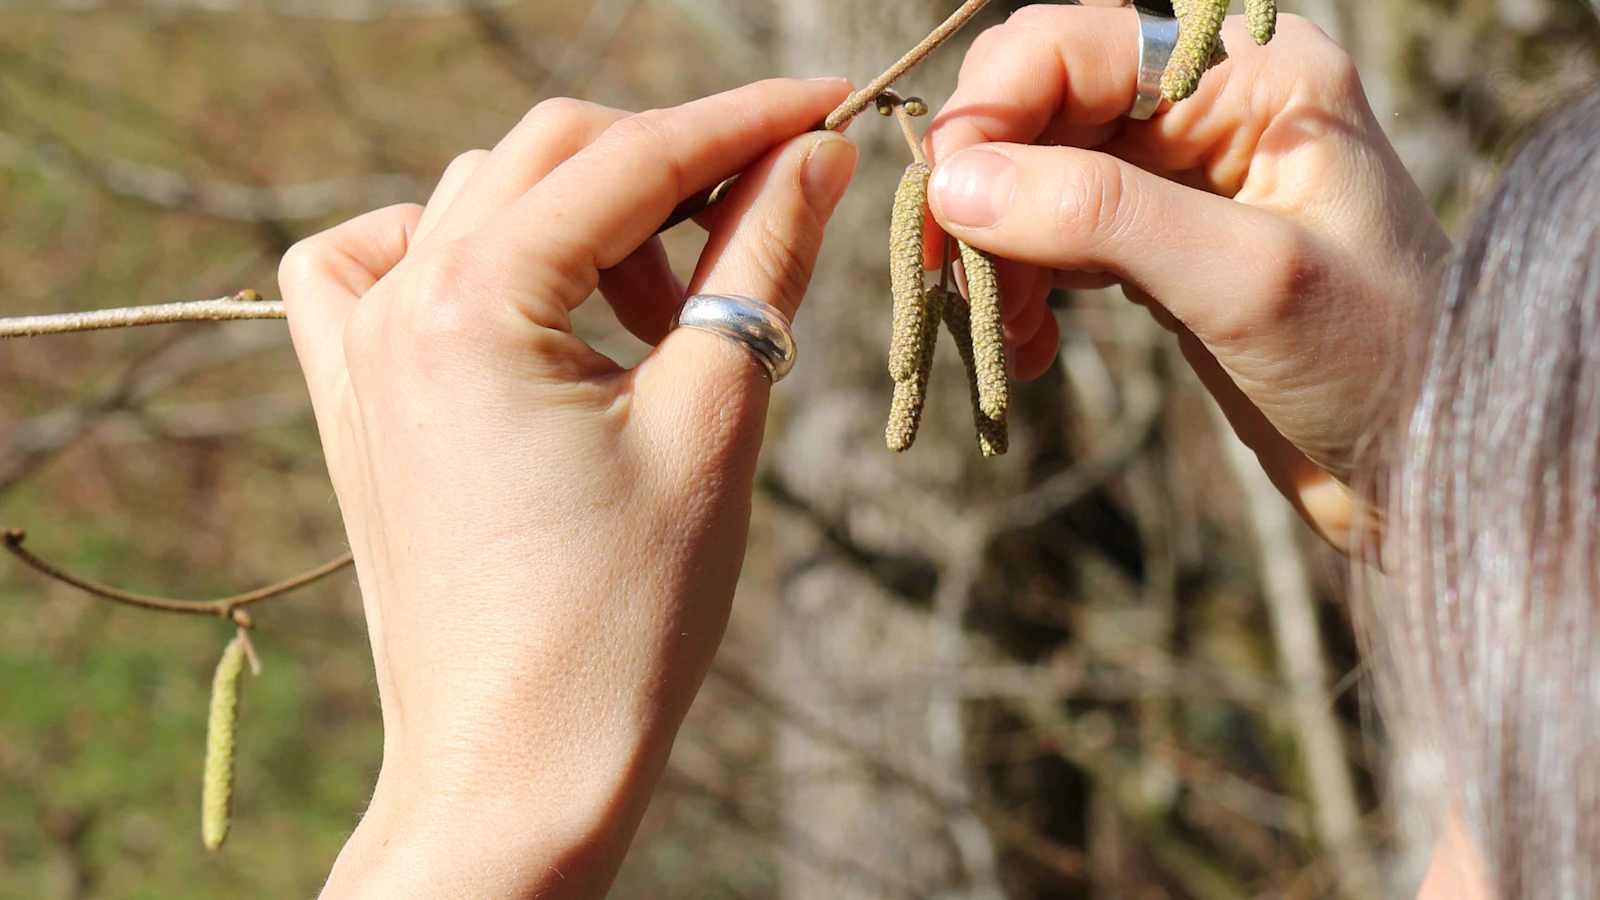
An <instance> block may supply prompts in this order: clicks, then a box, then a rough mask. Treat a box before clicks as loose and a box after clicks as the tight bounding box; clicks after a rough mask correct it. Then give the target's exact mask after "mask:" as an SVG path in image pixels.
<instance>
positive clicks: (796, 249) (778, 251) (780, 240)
mask: <svg viewBox="0 0 1600 900" xmlns="http://www.w3.org/2000/svg"><path fill="white" fill-rule="evenodd" d="M816 244H817V241H816V238H815V237H814V236H813V234H812V232H811V230H810V229H804V228H802V229H799V232H798V233H793V232H791V231H789V230H786V229H783V228H780V227H779V226H778V225H777V224H775V223H773V222H771V221H766V220H763V221H762V222H761V224H760V225H759V226H758V227H757V228H755V229H754V233H753V234H752V235H751V239H750V242H749V244H748V245H747V251H746V252H747V253H748V257H749V261H750V266H751V268H752V270H753V271H752V273H751V274H752V275H753V276H754V277H756V278H759V279H760V280H761V283H763V284H765V285H769V286H770V287H771V288H772V289H773V290H774V291H775V292H776V296H777V297H780V298H782V300H783V301H784V303H785V311H788V310H792V309H793V308H794V307H795V306H797V305H799V303H800V300H801V299H802V298H804V297H805V293H806V285H807V284H808V283H809V282H810V280H811V260H812V258H813V255H814V253H815V248H816Z"/></svg>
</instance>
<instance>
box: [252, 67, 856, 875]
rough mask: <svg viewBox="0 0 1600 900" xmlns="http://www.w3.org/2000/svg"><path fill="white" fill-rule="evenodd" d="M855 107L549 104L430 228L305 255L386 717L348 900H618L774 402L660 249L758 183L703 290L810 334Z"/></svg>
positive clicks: (822, 87) (759, 102) (824, 85)
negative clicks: (690, 325)
mask: <svg viewBox="0 0 1600 900" xmlns="http://www.w3.org/2000/svg"><path fill="white" fill-rule="evenodd" d="M847 90H848V85H847V84H846V83H845V82H843V81H839V80H824V81H810V82H804V81H768V82H762V83H759V84H754V85H750V86H748V87H745V88H741V89H739V90H735V91H730V92H728V93H726V94H721V95H718V96H715V97H711V98H707V99H704V100H700V101H696V102H694V103H690V104H687V105H685V106H681V107H677V108H674V109H670V110H659V111H652V112H647V113H641V114H638V115H629V114H626V113H622V112H618V111H615V110H610V109H605V108H602V107H598V106H594V105H590V104H585V103H579V102H577V101H571V100H564V101H555V102H549V103H544V104H541V105H540V106H538V107H537V108H535V109H534V110H533V112H532V113H530V114H529V115H528V116H527V117H526V118H525V119H524V120H523V121H522V123H521V124H519V125H518V126H517V127H516V128H515V129H514V130H512V131H511V132H510V134H508V135H507V136H506V138H505V139H504V140H503V141H502V142H501V143H500V144H499V145H498V146H497V147H496V148H495V149H494V150H493V151H492V152H484V151H475V152H473V153H468V154H466V155H463V156H462V157H460V158H458V159H457V160H456V161H455V163H453V164H452V165H451V166H450V168H449V169H448V170H447V171H446V173H445V175H444V177H443V178H442V180H441V181H440V184H439V187H438V189H437V191H436V192H435V193H434V195H433V197H432V199H431V200H430V201H429V202H428V205H427V207H426V208H425V209H424V208H422V207H418V206H399V207H392V208H389V209H385V210H380V211H378V212H375V213H370V214H368V215H366V216H362V217H361V218H358V219H355V220H353V221H351V222H349V223H346V224H344V225H342V226H339V227H337V228H334V229H333V230H331V231H328V232H326V233H324V234H321V235H318V236H316V237H313V238H310V239H308V240H306V241H304V242H302V243H301V244H299V245H297V246H296V247H295V248H294V249H293V250H291V251H290V252H289V254H288V255H287V256H286V257H285V258H284V262H283V266H282V269H281V271H280V281H281V283H282V289H283V295H284V299H285V302H286V304H287V307H288V312H289V318H290V326H291V330H292V333H293V337H294V344H295V349H296V351H297V353H298V354H299V357H300V361H301V365H302V367H303V368H304V370H305V375H306V381H307V384H308V386H309V388H310V392H311V396H312V401H313V405H314V407H315V410H316V417H317V424H318V427H319V429H320V431H321V434H322V440H323V446H324V450H325V452H326V456H327V461H328V467H329V471H330V473H331V475H332V479H333V483H334V487H335V489H336V491H337V493H338V497H339V505H340V509H341V510H342V512H343V513H344V517H345V524H346V528H347V530H348V532H349V537H350V544H351V548H352V551H353V552H354V554H355V559H356V566H357V572H358V576H359V579H360V583H361V590H362V596H363V602H364V605H365V611H366V616H367V622H368V628H369V632H370V638H371V643H372V651H373V657H374V662H375V665H376V672H377V683H378V693H379V699H380V702H381V705H382V711H383V726H384V752H383V765H382V770H381V772H380V774H379V777H378V784H377V788H376V791H375V794H374V797H373V801H372V804H371V807H370V808H369V810H368V812H367V814H366V816H365V818H364V819H363V821H362V823H361V825H360V827H359V828H358V829H357V831H356V833H355V835H354V836H353V837H352V838H351V840H350V842H349V844H347V845H346V848H345V850H344V852H343V853H342V854H341V856H340V859H339V862H338V864H337V865H336V866H335V868H334V871H333V874H332V876H331V877H330V880H329V884H328V886H327V888H326V892H325V896H357V895H365V896H384V897H390V896H407V897H418V896H432V895H435V894H438V895H448V896H541V897H567V896H585V897H587V896H598V895H600V894H603V893H604V891H605V889H606V886H607V885H608V884H609V883H610V880H611V878H612V877H613V875H614V873H615V870H616V866H617V864H618V863H619V862H620V860H621V857H622V854H623V851H624V850H625V849H626V847H627V844H628V841H629V839H630V838H631V836H632V833H633V829H634V827H635V826H636V825H637V823H638V819H639V817H640V815H641V814H642V813H643V810H644V807H645V805H646V804H647V801H648V798H649V793H650V789H651V788H652V787H653V785H654V783H655V780H656V779H657V777H658V776H659V774H660V771H661V768H662V767H663V765H664V764H665V761H666V757H667V754H668V751H669V749H670V747H671V743H672V740H673V737H674V735H675V733H676V731H677V728H678V726H679V724H680V723H681V721H682V717H683V715H684V713H685V712H686V710H687V708H688V706H689V704H690V702H691V700H692V699H693V697H694V695H695V693H696V691H697V690H698V688H699V685H700V682H701V680H702V678H703V677H704V675H705V672H706V670H707V668H708V667H709V665H710V662H711V659H712V656H713V654H714V653H715V651H716V648H717V646H718V643H719V642H720V640H721V637H722V633H723V629H724V626H725V624H726V621H727V617H728V613H729V606H730V603H731V600H732V597H733V591H734V585H735V581H736V579H737V577H738V572H739V568H740V564H741V562H742V559H743V554H744V548H745V541H746V534H747V529H748V525H749V516H750V503H751V491H752V483H753V479H754V472H755V463H756V454H757V452H758V450H759V448H760V444H761V436H762V424H763V420H764V416H765V412H766V407H767V398H768V384H767V380H766V376H765V374H764V372H763V370H761V369H760V368H758V366H757V364H756V363H755V361H754V359H753V358H752V357H751V356H750V354H749V353H748V352H747V351H746V350H745V349H743V348H742V347H740V346H738V345H737V344H734V343H732V342H730V341H728V340H727V339H725V338H720V337H716V336H713V335H709V334H706V333H703V332H698V331H688V330H684V331H673V332H671V333H669V328H670V324H671V322H672V320H673V317H674V315H675V313H676V311H677V308H678V306H679V304H680V303H681V301H682V299H683V297H684V290H683V289H682V287H681V286H680V285H679V283H678V280H677V279H676V278H675V277H674V275H673V274H672V272H671V270H670V268H669V267H668V265H667V261H666V256H665V253H664V251H663V250H662V247H661V244H660V243H659V242H658V241H657V240H656V239H654V238H653V237H652V234H653V232H654V231H655V230H656V227H657V226H658V225H659V224H660V223H661V222H662V221H663V220H664V219H666V218H667V216H668V214H669V213H670V212H671V211H672V210H673V208H674V206H675V205H676V204H678V203H679V202H680V201H682V200H684V199H686V198H687V197H689V196H690V195H692V194H694V193H696V192H697V191H700V190H702V189H704V188H706V187H709V186H711V185H713V184H716V183H717V182H719V181H720V180H722V179H723V178H725V177H727V176H728V175H730V174H732V173H735V172H739V171H741V170H744V171H745V174H744V177H743V178H741V180H740V181H739V183H738V185H737V187H736V188H735V189H734V190H733V192H732V193H731V194H730V196H729V197H727V198H726V199H725V200H724V201H723V202H721V203H720V204H719V205H718V207H717V208H716V209H715V210H713V211H711V212H708V213H707V214H705V215H704V216H703V217H702V219H701V221H702V224H704V225H705V226H706V227H707V228H708V230H709V239H708V241H707V244H706V249H705V251H704V253H703V255H702V256H701V259H700V263H699V267H698V269H697V271H696V273H695V275H694V278H693V280H692V281H691V283H690V285H689V290H690V292H722V293H737V294H745V295H749V296H753V297H758V298H762V299H765V300H769V301H771V302H772V303H773V304H774V305H775V306H776V307H777V308H778V309H779V310H780V311H781V312H782V313H783V314H784V315H785V316H787V317H791V318H792V317H793V315H794V313H795V311H796V309H797V307H798V306H799V304H800V301H801V298H802V296H803V294H804V292H805V288H806V284H807V282H808V281H809V278H810V274H811V268H812V266H813V264H814V262H815V258H816V253H817V250H818V248H819V245H820V244H821V241H822V230H823V227H824V224H825V223H826V221H827V219H828V217H829V216H830V215H831V213H832V210H833V207H834V204H835V203H836V202H837V201H838V200H839V198H840V196H841V195H842V194H843V192H844V190H845V188H846V187H847V185H848V183H849V180H850V177H851V175H852V173H853V171H854V166H855V160H856V153H855V149H854V147H853V146H852V145H851V144H850V143H849V142H848V141H847V140H846V139H844V138H843V137H842V136H840V135H837V134H833V133H815V134H806V135H804V136H802V137H799V138H794V139H792V140H790V138H791V137H792V136H793V135H796V134H800V133H801V132H803V131H804V130H805V129H806V128H807V127H808V126H809V125H811V124H812V123H814V122H817V121H819V120H821V118H822V117H823V116H824V115H825V114H826V113H827V112H828V111H829V110H830V109H831V108H832V107H833V106H834V105H835V104H836V103H837V102H838V101H839V100H840V99H842V98H843V97H844V95H845V94H846V92H847ZM774 148H775V149H774ZM752 164H754V165H753V167H752ZM597 287H598V288H599V289H600V291H601V292H602V293H603V294H604V295H605V297H606V299H607V300H608V301H609V302H610V304H611V306H612V308H613V309H614V310H615V312H616V314H617V318H618V319H619V320H620V321H621V322H622V324H624V325H625V326H627V327H628V328H629V329H630V330H631V331H633V332H634V333H635V334H637V335H638V336H639V337H641V338H643V339H644V340H646V341H648V342H651V343H655V344H657V346H656V347H655V349H654V351H653V352H652V353H651V354H650V356H649V357H648V358H647V359H645V361H644V362H642V363H640V364H639V365H638V366H637V367H636V368H634V369H631V370H626V369H623V368H621V367H619V366H618V365H616V364H615V363H613V362H612V361H611V360H609V359H607V358H605V357H604V356H602V355H600V354H599V353H597V352H596V351H595V350H593V349H592V348H590V347H589V346H587V345H586V344H585V343H584V342H583V341H582V340H580V339H579V338H577V337H576V336H574V335H573V334H572V332H571V330H570V327H569V313H570V312H571V311H572V310H573V309H574V308H576V307H577V306H578V305H579V304H581V303H582V302H583V301H584V299H585V298H586V297H588V296H589V295H590V293H591V292H592V291H594V290H595V289H596V288H597Z"/></svg>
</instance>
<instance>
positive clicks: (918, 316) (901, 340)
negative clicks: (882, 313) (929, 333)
mask: <svg viewBox="0 0 1600 900" xmlns="http://www.w3.org/2000/svg"><path fill="white" fill-rule="evenodd" d="M929 173H930V170H929V169H928V166H927V164H926V163H912V164H911V165H909V166H907V167H906V172H905V175H904V176H902V177H901V179H900V187H899V188H898V189H896V190H895V193H894V212H893V214H892V215H891V216H890V219H889V288H890V290H891V292H892V293H893V294H894V326H893V331H892V332H891V334H890V338H889V377H891V378H893V379H894V380H895V381H897V382H901V381H907V380H909V379H910V378H911V377H912V376H913V375H915V374H916V371H917V363H918V361H919V359H920V358H921V345H922V337H921V336H922V334H923V333H924V331H925V329H924V328H923V324H922V319H923V316H924V315H925V312H926V310H925V309H924V306H925V303H924V297H923V290H922V223H923V211H924V210H925V209H927V206H928V175H929Z"/></svg>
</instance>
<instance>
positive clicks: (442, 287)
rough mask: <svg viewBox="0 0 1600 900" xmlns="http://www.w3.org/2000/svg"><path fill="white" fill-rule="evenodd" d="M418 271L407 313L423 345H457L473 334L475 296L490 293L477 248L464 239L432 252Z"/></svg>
mask: <svg viewBox="0 0 1600 900" xmlns="http://www.w3.org/2000/svg"><path fill="white" fill-rule="evenodd" d="M419 269H420V271H418V272H417V274H416V279H417V280H416V282H415V289H414V291H413V292H412V294H411V296H410V301H411V304H412V307H411V309H409V310H408V313H409V315H408V316H407V318H408V320H409V321H410V324H411V328H410V329H409V331H410V332H411V337H412V338H413V339H415V340H416V341H417V342H418V343H419V345H422V346H434V345H438V344H447V345H448V344H454V343H456V342H458V341H459V340H462V339H466V338H469V337H470V336H471V335H472V332H473V327H472V320H473V319H474V318H476V317H475V316H474V315H473V314H472V312H471V307H473V306H474V305H475V303H474V298H477V297H481V296H483V295H484V294H485V293H486V289H487V288H488V285H486V284H483V283H482V282H483V276H482V274H481V269H480V268H479V267H478V266H477V265H476V264H475V260H474V251H473V250H472V248H471V247H469V246H467V245H465V244H464V243H462V242H460V241H456V242H453V243H450V244H447V245H446V246H444V247H443V248H441V249H440V250H439V251H438V252H436V253H434V254H432V255H431V256H430V257H429V258H428V259H427V260H425V261H424V262H423V265H422V266H420V267H419Z"/></svg>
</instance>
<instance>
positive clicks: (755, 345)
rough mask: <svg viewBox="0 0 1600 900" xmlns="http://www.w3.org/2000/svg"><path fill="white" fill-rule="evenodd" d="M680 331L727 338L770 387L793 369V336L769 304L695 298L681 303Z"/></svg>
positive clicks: (737, 298)
mask: <svg viewBox="0 0 1600 900" xmlns="http://www.w3.org/2000/svg"><path fill="white" fill-rule="evenodd" d="M678 327H679V328H693V329H695V330H697V331H709V332H711V333H712V334H717V335H721V336H723V337H725V338H728V339H730V340H732V341H734V342H736V343H738V344H739V345H740V346H742V347H744V348H745V349H746V350H748V351H750V355H751V356H753V357H755V359H756V362H758V363H760V364H761V368H762V369H763V370H765V371H766V373H767V380H769V381H771V382H772V383H773V384H777V383H778V382H780V381H782V380H783V377H784V376H785V375H788V374H789V372H790V370H792V369H793V368H794V359H795V356H796V351H795V346H794V332H793V331H792V330H791V329H790V328H789V320H788V319H785V318H784V317H783V316H782V314H780V313H779V312H778V311H777V310H776V309H773V308H772V304H770V303H763V302H762V301H760V300H757V299H755V298H753V297H741V296H738V295H737V294H695V295H694V296H693V297H690V298H689V299H688V300H685V301H684V302H683V309H682V310H681V311H679V313H678Z"/></svg>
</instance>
